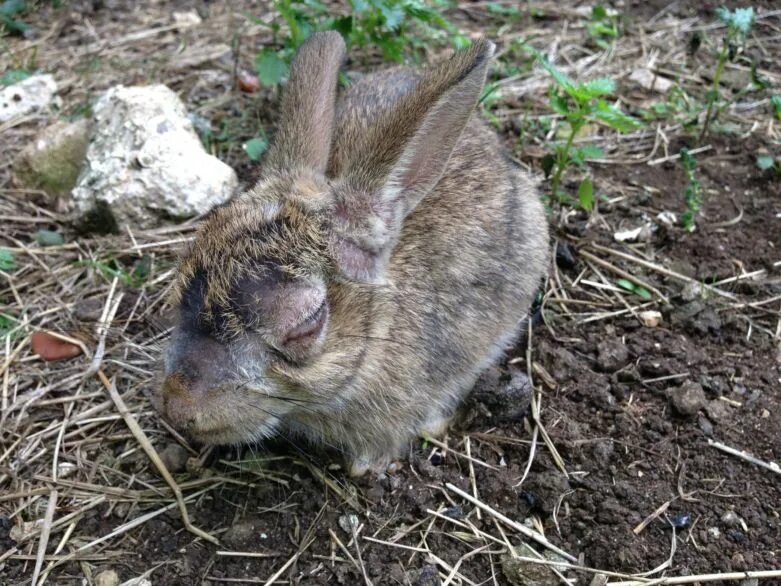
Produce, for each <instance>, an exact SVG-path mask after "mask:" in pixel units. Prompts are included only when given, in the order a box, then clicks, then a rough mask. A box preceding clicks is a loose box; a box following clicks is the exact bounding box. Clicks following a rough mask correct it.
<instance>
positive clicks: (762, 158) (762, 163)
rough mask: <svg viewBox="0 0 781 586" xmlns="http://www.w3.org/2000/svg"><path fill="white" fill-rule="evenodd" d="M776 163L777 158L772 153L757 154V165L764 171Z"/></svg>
mask: <svg viewBox="0 0 781 586" xmlns="http://www.w3.org/2000/svg"><path fill="white" fill-rule="evenodd" d="M775 164H776V160H775V159H774V158H773V157H772V156H770V155H757V167H759V168H760V169H761V170H762V171H767V170H768V169H771V168H772V167H773V165H775Z"/></svg>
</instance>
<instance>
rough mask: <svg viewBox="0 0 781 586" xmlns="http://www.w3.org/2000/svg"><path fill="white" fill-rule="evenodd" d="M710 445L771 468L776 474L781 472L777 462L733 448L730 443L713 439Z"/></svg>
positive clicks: (767, 468)
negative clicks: (761, 458)
mask: <svg viewBox="0 0 781 586" xmlns="http://www.w3.org/2000/svg"><path fill="white" fill-rule="evenodd" d="M708 445H709V446H712V447H714V448H716V449H717V450H721V451H722V452H725V453H727V454H729V455H731V456H735V457H736V458H740V459H741V460H745V461H746V462H751V463H752V464H755V465H756V466H760V467H761V468H764V469H766V470H770V471H771V472H775V473H776V474H781V466H779V465H778V464H776V463H775V462H765V461H764V460H760V459H758V458H755V457H754V456H751V455H749V454H747V453H746V452H743V451H741V450H736V449H735V448H731V447H729V446H728V445H725V444H722V443H721V442H715V441H713V440H712V439H709V440H708Z"/></svg>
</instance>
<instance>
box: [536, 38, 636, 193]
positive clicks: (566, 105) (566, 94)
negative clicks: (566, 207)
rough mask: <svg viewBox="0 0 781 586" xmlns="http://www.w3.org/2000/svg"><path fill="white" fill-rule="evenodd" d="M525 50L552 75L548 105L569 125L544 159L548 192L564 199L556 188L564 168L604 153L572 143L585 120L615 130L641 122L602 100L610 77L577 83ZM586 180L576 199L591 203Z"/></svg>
mask: <svg viewBox="0 0 781 586" xmlns="http://www.w3.org/2000/svg"><path fill="white" fill-rule="evenodd" d="M527 50H528V51H529V52H530V53H532V54H533V55H534V56H535V57H536V59H537V61H538V62H539V63H540V64H541V65H542V67H543V68H544V69H545V70H546V71H547V72H548V73H549V74H550V76H551V78H552V79H553V81H554V85H553V86H551V88H550V91H549V101H550V106H551V109H552V110H553V111H554V112H555V113H556V114H558V115H560V116H562V117H563V119H564V121H565V123H566V124H567V125H568V128H567V130H566V135H567V139H566V141H564V142H563V143H561V142H559V143H556V144H555V145H554V146H553V154H551V155H548V156H547V157H546V158H545V159H544V160H543V168H544V169H545V172H546V175H550V176H552V179H551V194H552V195H553V197H554V198H555V199H558V200H559V201H563V200H566V199H568V196H567V194H566V193H562V192H560V191H559V187H560V185H561V179H562V176H563V174H564V171H565V169H566V168H567V167H569V166H571V165H573V164H575V165H580V166H585V164H586V160H587V159H596V158H600V157H602V156H603V154H604V153H603V151H602V149H600V148H599V147H596V146H591V145H586V146H582V147H576V148H574V147H573V143H574V141H575V137H576V136H577V135H578V133H579V132H580V131H581V130H582V129H583V127H584V126H586V124H588V123H601V124H604V125H606V126H608V127H609V128H612V129H614V130H617V131H618V132H629V131H631V130H635V129H638V128H642V126H643V123H642V122H640V121H639V120H637V119H636V118H633V117H632V116H630V115H629V114H626V113H625V112H623V111H622V110H621V108H619V107H618V106H616V105H615V104H611V103H608V102H607V101H606V100H605V97H607V96H609V95H611V94H613V93H614V92H615V90H616V84H615V82H614V81H613V80H612V79H608V78H606V77H602V78H598V79H592V80H590V81H585V82H581V83H577V82H575V81H573V80H571V79H570V78H569V77H567V76H566V75H565V74H564V73H562V72H561V71H559V70H558V69H557V68H556V67H555V66H554V65H553V64H552V63H550V62H549V61H548V59H547V58H545V56H544V55H542V54H541V53H540V52H539V51H537V50H536V49H533V48H531V47H528V46H527ZM586 180H588V182H589V183H588V184H587V185H586V186H583V184H582V183H581V187H580V188H579V189H578V196H579V200H580V201H581V204H583V202H590V204H589V205H592V206H593V186H592V187H589V186H590V185H591V180H590V179H588V177H587V178H586V179H584V181H586Z"/></svg>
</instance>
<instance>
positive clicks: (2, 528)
mask: <svg viewBox="0 0 781 586" xmlns="http://www.w3.org/2000/svg"><path fill="white" fill-rule="evenodd" d="M10 533H11V519H9V518H8V515H6V514H5V513H0V539H6V538H8V535H9V534H10Z"/></svg>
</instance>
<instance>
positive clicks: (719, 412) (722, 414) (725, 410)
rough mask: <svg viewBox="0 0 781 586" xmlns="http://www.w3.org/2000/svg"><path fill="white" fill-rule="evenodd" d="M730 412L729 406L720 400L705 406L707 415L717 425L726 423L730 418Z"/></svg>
mask: <svg viewBox="0 0 781 586" xmlns="http://www.w3.org/2000/svg"><path fill="white" fill-rule="evenodd" d="M729 411H730V410H729V407H727V404H726V403H725V402H724V401H721V400H719V399H714V400H713V401H708V404H707V405H705V413H707V414H708V417H709V418H710V420H711V421H714V422H716V423H719V422H721V421H724V419H726V418H727V417H729Z"/></svg>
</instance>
